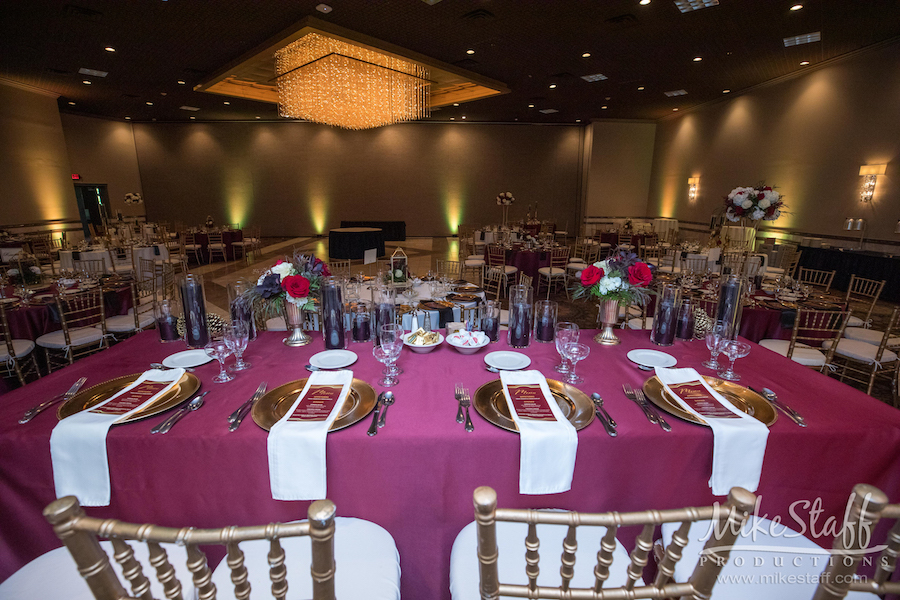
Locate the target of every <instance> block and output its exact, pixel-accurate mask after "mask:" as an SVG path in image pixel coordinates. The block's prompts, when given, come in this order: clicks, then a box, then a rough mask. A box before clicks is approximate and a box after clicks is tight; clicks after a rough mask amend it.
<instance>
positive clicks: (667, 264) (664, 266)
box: [650, 246, 681, 273]
mask: <svg viewBox="0 0 900 600" xmlns="http://www.w3.org/2000/svg"><path fill="white" fill-rule="evenodd" d="M658 260H659V262H658V263H657V264H656V268H657V269H658V270H659V271H660V272H661V273H681V266H680V265H679V263H680V262H681V251H680V250H678V248H676V247H675V246H671V247H669V248H664V249H662V250H661V251H660V255H659V259H658ZM650 264H652V263H650Z"/></svg>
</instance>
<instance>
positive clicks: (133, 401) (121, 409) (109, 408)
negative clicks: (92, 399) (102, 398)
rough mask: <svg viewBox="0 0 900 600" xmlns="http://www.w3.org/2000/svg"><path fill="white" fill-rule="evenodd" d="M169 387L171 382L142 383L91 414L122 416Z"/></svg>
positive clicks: (92, 410)
mask: <svg viewBox="0 0 900 600" xmlns="http://www.w3.org/2000/svg"><path fill="white" fill-rule="evenodd" d="M170 385H172V382H171V381H169V382H165V381H163V382H156V381H145V382H144V383H141V384H138V385H137V386H135V387H134V388H132V389H130V390H128V391H127V392H125V393H124V394H122V395H121V396H119V397H118V398H116V399H114V400H111V401H110V402H107V403H106V404H104V405H103V406H101V407H99V408H94V409H91V412H95V413H101V414H104V415H124V414H125V413H127V412H130V411H132V410H134V409H135V408H137V407H138V406H140V405H141V404H143V403H144V402H146V401H147V400H149V399H150V398H151V397H153V396H155V395H156V394H158V393H160V392H161V391H163V389H165V388H166V387H168V386H170Z"/></svg>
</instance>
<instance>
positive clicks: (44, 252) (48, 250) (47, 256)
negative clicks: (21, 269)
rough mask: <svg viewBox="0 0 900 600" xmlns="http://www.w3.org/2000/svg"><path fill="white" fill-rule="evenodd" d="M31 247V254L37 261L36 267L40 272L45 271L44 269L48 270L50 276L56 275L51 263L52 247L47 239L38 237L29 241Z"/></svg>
mask: <svg viewBox="0 0 900 600" xmlns="http://www.w3.org/2000/svg"><path fill="white" fill-rule="evenodd" d="M29 243H30V245H31V253H32V254H33V255H34V257H35V258H36V259H37V261H38V267H40V269H41V271H42V272H43V271H45V267H48V268H49V269H50V274H51V275H54V276H55V275H56V265H55V264H54V262H53V253H54V249H53V245H52V243H51V241H50V239H49V238H47V237H44V236H40V237H34V238H30V239H29Z"/></svg>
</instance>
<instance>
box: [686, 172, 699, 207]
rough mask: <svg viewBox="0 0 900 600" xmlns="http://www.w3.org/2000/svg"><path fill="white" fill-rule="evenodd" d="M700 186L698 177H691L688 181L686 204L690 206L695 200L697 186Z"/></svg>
mask: <svg viewBox="0 0 900 600" xmlns="http://www.w3.org/2000/svg"><path fill="white" fill-rule="evenodd" d="M699 185H700V178H699V177H691V178H690V179H688V202H690V203H691V204H693V203H694V201H695V200H697V186H699Z"/></svg>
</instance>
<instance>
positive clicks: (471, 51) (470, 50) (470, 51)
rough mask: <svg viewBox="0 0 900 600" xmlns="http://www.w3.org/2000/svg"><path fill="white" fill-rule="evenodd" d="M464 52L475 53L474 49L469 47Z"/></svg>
mask: <svg viewBox="0 0 900 600" xmlns="http://www.w3.org/2000/svg"><path fill="white" fill-rule="evenodd" d="M466 54H475V51H474V50H472V49H471V48H469V49H468V50H466Z"/></svg>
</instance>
